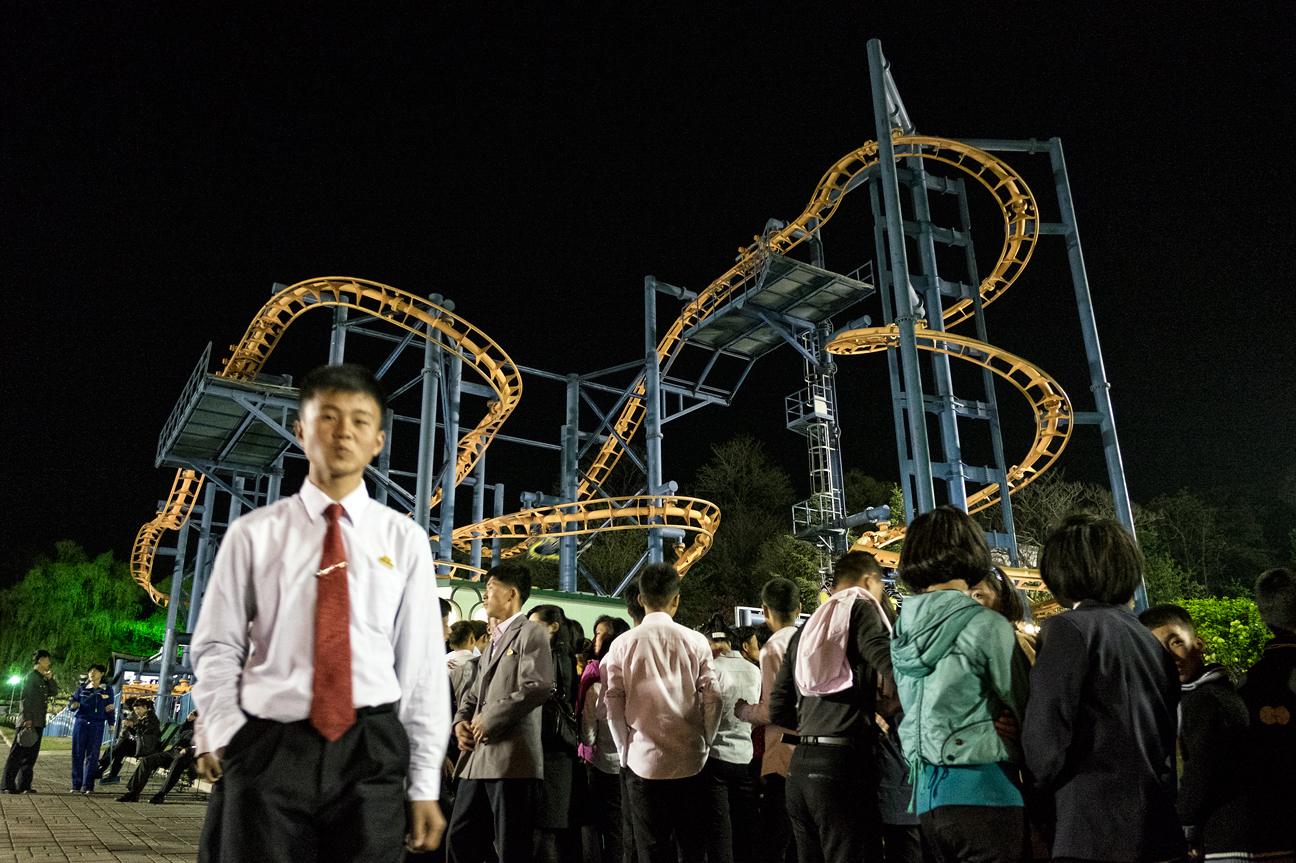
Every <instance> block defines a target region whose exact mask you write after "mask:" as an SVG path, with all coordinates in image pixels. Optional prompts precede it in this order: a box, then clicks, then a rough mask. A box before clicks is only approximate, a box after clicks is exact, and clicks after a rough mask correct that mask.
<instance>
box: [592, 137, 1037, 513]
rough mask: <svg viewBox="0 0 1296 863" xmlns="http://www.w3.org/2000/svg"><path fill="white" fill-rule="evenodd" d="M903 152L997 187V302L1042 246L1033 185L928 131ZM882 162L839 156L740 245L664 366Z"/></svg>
mask: <svg viewBox="0 0 1296 863" xmlns="http://www.w3.org/2000/svg"><path fill="white" fill-rule="evenodd" d="M893 143H894V146H895V155H896V158H897V159H900V158H907V157H911V156H921V157H922V158H924V159H931V160H933V161H937V162H943V163H945V164H947V165H952V166H954V167H956V168H959V169H960V170H963V171H966V172H967V173H969V174H971V175H972V176H973V177H974V178H976V180H977V181H978V182H980V183H981V184H982V185H983V186H985V187H986V188H987V189H989V190H990V192H991V194H993V195H994V196H995V199H996V200H997V201H998V202H999V207H1000V210H1001V211H1002V214H1003V220H1004V244H1003V248H1002V250H1001V251H1000V253H999V260H998V262H997V263H996V264H995V266H994V269H992V270H991V272H990V274H989V275H988V276H986V277H985V279H983V280H982V282H981V285H980V287H979V291H980V293H981V298H982V301H983V303H986V304H988V303H991V302H993V301H994V300H995V299H997V298H998V297H999V295H1000V294H1002V293H1003V292H1004V291H1006V290H1007V289H1008V288H1009V287H1011V286H1012V283H1013V282H1014V281H1016V279H1017V277H1018V275H1020V274H1021V271H1022V269H1023V268H1024V267H1025V266H1026V264H1027V262H1028V261H1029V260H1030V257H1031V252H1032V251H1033V249H1034V246H1035V234H1036V229H1037V223H1038V216H1037V213H1038V208H1037V207H1036V204H1035V197H1034V195H1032V194H1031V191H1030V188H1029V187H1028V186H1027V185H1026V182H1025V181H1024V180H1023V179H1022V178H1021V177H1020V176H1018V174H1017V173H1016V172H1015V171H1013V170H1012V169H1011V168H1009V167H1008V166H1007V165H1006V164H1004V163H1003V162H1002V161H1000V160H999V159H996V158H995V157H994V156H992V155H990V154H989V153H986V152H985V151H983V150H978V149H977V148H976V147H971V146H969V145H967V144H963V143H960V142H958V141H951V140H947V139H944V138H931V137H925V136H921V135H901V134H899V131H898V130H897V132H896V134H895V137H894V141H893ZM877 162H878V145H877V142H876V141H869V142H867V143H866V144H864V145H863V146H861V147H859V148H858V149H856V150H854V151H852V152H850V153H848V154H847V155H845V156H844V157H842V158H841V159H839V160H838V161H837V163H836V164H834V165H833V166H832V167H831V168H829V169H828V172H827V173H826V174H824V176H823V179H821V180H820V181H819V185H818V186H817V187H816V188H815V191H814V194H813V195H812V196H811V198H810V203H809V205H808V206H807V207H806V208H805V211H804V212H802V213H801V215H800V216H798V217H797V218H796V219H794V220H793V221H792V222H790V223H789V224H788V225H787V226H786V227H784V228H782V229H781V230H778V231H776V232H773V233H772V234H770V235H769V236H768V237H765V238H757V242H756V243H755V244H754V245H751V246H748V247H745V248H741V249H739V252H740V254H741V257H740V258H739V260H738V262H737V263H736V264H734V265H733V266H732V267H730V268H729V270H728V271H727V272H725V273H724V275H722V276H720V278H718V279H716V280H715V281H713V282H712V283H711V284H710V285H709V286H707V288H706V290H704V291H703V292H702V293H701V294H700V295H699V296H698V298H697V299H696V300H694V301H693V302H692V303H691V304H689V305H688V306H687V307H686V308H685V309H684V311H683V313H682V314H681V315H680V317H679V319H678V320H676V321H675V323H674V324H672V325H671V327H670V329H668V330H667V332H666V334H665V335H664V336H663V337H662V339H661V341H660V342H659V343H658V345H657V358H658V361H659V362H661V363H663V364H664V365H665V366H669V364H670V363H671V362H672V361H673V360H674V358H675V356H676V354H677V353H678V352H679V349H680V347H681V346H682V345H683V342H684V338H683V334H684V332H685V331H686V330H688V329H690V328H691V327H693V326H695V325H697V324H698V323H701V322H702V321H704V320H706V318H707V317H708V316H709V315H710V314H711V313H712V312H713V311H715V310H716V309H718V308H720V306H721V305H722V304H723V303H724V302H725V300H727V299H728V298H729V297H730V296H732V295H733V294H735V293H737V292H739V291H741V290H743V289H745V288H746V287H747V286H748V285H749V284H753V283H755V281H756V280H757V279H758V277H759V275H760V273H761V272H762V270H763V269H764V267H765V264H766V262H767V261H768V260H769V256H770V254H772V253H778V254H783V253H785V252H787V251H788V250H790V249H792V248H793V247H795V246H796V245H798V244H799V243H801V242H802V241H803V240H804V239H805V238H806V237H807V236H808V235H810V234H812V233H814V232H815V231H818V230H819V229H820V228H822V227H823V225H824V223H826V222H827V221H828V219H829V218H830V217H831V216H832V215H833V213H834V212H836V210H837V206H838V204H840V203H841V199H842V196H843V195H845V194H846V193H847V192H849V191H851V190H852V189H854V188H855V187H856V186H858V185H860V184H861V183H862V182H864V180H865V179H866V178H867V176H868V174H867V172H868V171H869V170H870V169H871V168H873V167H874V166H875V165H876V164H877ZM972 305H973V304H972V301H971V300H970V299H964V300H960V301H959V302H957V303H954V304H952V305H950V306H949V307H948V308H946V309H945V310H944V313H943V314H944V319H945V323H946V326H954V325H955V324H958V323H961V322H962V321H965V320H967V319H968V318H969V317H971V316H972V313H973V312H972ZM644 387H645V384H644V382H643V381H642V380H640V382H639V384H638V386H637V387H636V389H635V391H634V395H633V396H632V397H631V398H629V399H627V400H626V403H625V406H624V407H623V408H622V410H621V414H620V415H619V416H618V417H617V420H616V423H615V424H614V427H615V429H616V434H613V435H609V436H608V439H607V441H606V442H605V443H604V444H603V446H602V448H601V449H600V450H599V452H598V455H597V456H596V457H595V459H594V461H593V463H592V464H591V465H590V469H589V470H588V471H587V472H586V474H585V477H584V478H583V479H582V480H581V484H580V490H579V491H580V493H579V495H578V497H579V498H580V499H582V500H584V499H587V498H589V497H591V496H592V495H593V494H594V492H595V490H596V489H597V488H598V487H599V486H600V485H602V483H603V482H604V481H605V480H606V479H607V477H608V474H610V473H611V472H612V469H613V468H614V467H616V464H617V461H618V460H620V458H621V453H622V451H623V446H624V445H623V444H622V441H629V440H630V439H631V438H632V437H633V436H634V434H635V432H637V431H638V430H639V426H640V425H642V424H643V420H644V412H645V409H644V403H643V396H644Z"/></svg>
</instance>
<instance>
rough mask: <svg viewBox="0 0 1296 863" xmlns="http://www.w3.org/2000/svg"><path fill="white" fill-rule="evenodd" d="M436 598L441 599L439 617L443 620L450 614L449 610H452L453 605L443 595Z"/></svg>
mask: <svg viewBox="0 0 1296 863" xmlns="http://www.w3.org/2000/svg"><path fill="white" fill-rule="evenodd" d="M438 599H440V600H441V618H442V619H443V620H444V619H445V618H447V617H449V616H450V612H452V611H454V606H453V605H451V604H450V600H448V599H446V598H445V597H444V596H441V597H438Z"/></svg>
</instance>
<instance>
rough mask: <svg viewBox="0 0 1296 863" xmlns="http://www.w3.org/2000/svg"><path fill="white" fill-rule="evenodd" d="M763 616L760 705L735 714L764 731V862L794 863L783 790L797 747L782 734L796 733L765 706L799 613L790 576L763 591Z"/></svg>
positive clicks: (745, 706) (772, 582)
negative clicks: (776, 720)
mask: <svg viewBox="0 0 1296 863" xmlns="http://www.w3.org/2000/svg"><path fill="white" fill-rule="evenodd" d="M761 614H763V615H764V616H765V623H766V624H768V625H769V628H770V629H771V630H773V631H774V634H773V635H771V636H770V639H769V641H767V642H765V646H764V647H762V648H761V651H760V673H761V694H760V702H759V703H756V704H750V703H748V702H745V701H740V702H738V708H737V713H738V716H739V717H740V718H742V719H745V720H747V721H748V722H750V723H752V724H753V725H760V726H764V728H765V754H764V755H763V756H762V757H761V786H762V797H761V820H762V821H764V822H765V830H766V836H767V840H768V842H769V845H770V848H769V852H770V853H769V855H768V857H767V858H766V859H769V860H774V861H785V863H795V861H796V843H795V842H793V840H792V821H791V820H790V819H789V818H788V814H787V804H786V802H785V798H784V787H785V786H786V784H787V775H788V767H789V765H791V763H792V751H793V750H794V749H795V748H796V747H794V746H793V745H792V744H790V743H784V742H783V735H784V734H791V735H795V734H796V729H795V728H782V727H780V726H778V725H773V724H771V723H770V711H769V703H770V692H772V691H773V689H774V679H775V678H776V677H778V673H779V669H780V668H782V667H783V657H784V656H786V655H787V649H788V642H790V641H791V640H792V636H793V635H795V634H796V631H797V630H796V620H797V617H798V616H799V615H800V614H801V591H800V590H799V589H798V588H797V586H796V582H794V581H792V580H791V579H788V578H775V579H771V580H770V581H769V583H767V584H766V585H765V588H764V589H763V590H762V591H761Z"/></svg>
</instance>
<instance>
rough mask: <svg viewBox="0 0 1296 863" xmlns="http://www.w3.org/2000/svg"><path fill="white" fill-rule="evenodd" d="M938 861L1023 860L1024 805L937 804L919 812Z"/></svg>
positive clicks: (1017, 862) (994, 862)
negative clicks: (927, 810)
mask: <svg viewBox="0 0 1296 863" xmlns="http://www.w3.org/2000/svg"><path fill="white" fill-rule="evenodd" d="M918 823H919V824H920V825H921V826H922V835H923V842H924V843H925V844H926V845H927V847H928V849H930V851H931V854H932V858H933V859H934V860H935V861H936V863H958V861H967V863H1020V861H1022V860H1025V859H1026V810H1025V809H1024V808H1022V807H1021V806H937V807H936V808H935V809H933V810H931V811H930V812H924V813H922V814H921V815H919V816H918Z"/></svg>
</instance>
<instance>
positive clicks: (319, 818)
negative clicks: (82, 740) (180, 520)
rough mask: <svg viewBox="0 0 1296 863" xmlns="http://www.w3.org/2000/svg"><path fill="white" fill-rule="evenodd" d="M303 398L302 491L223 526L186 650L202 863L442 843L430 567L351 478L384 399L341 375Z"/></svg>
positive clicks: (400, 520)
mask: <svg viewBox="0 0 1296 863" xmlns="http://www.w3.org/2000/svg"><path fill="white" fill-rule="evenodd" d="M299 399H300V402H299V404H300V407H299V408H298V413H299V417H298V420H297V421H296V423H295V424H294V433H295V434H296V435H297V440H298V442H299V443H300V444H301V447H302V450H303V451H304V452H305V453H306V458H307V460H308V461H309V463H310V470H309V475H308V478H307V480H306V481H305V482H304V483H303V484H302V488H301V491H300V492H299V493H298V494H296V495H294V496H292V497H289V498H284V499H282V500H280V501H278V502H276V503H274V504H271V505H270V506H267V507H263V508H261V509H258V510H255V511H253V512H251V513H248V514H247V515H245V516H243V517H242V518H240V519H238V520H237V521H235V522H234V523H233V524H232V525H230V527H229V530H228V532H227V533H226V534H225V538H224V539H223V541H222V542H221V546H220V552H219V553H218V554H217V556H216V563H215V566H214V568H213V570H212V575H211V581H210V583H209V584H208V587H207V591H206V594H205V597H204V602H203V607H202V614H201V615H200V617H199V620H198V626H197V628H196V630H195V632H194V636H193V642H192V646H191V651H192V656H193V660H194V671H195V674H196V676H197V678H198V682H197V684H196V686H195V688H194V702H195V704H196V705H197V707H198V709H199V712H200V716H201V719H200V724H199V728H198V729H197V734H196V735H195V741H194V743H195V749H196V751H197V752H198V753H199V762H198V766H199V772H200V773H201V774H202V775H203V776H204V777H205V778H207V779H209V780H210V781H214V782H216V785H215V788H214V791H213V795H212V801H211V803H210V805H209V806H208V815H207V821H206V823H205V824H204V827H203V837H202V840H201V846H200V849H199V860H200V861H201V860H218V859H219V860H220V861H221V863H230V861H235V863H241V861H256V863H262V861H274V863H278V861H299V860H317V859H318V860H348V861H350V860H376V859H398V858H399V857H400V855H401V849H402V845H405V846H407V847H409V848H410V849H412V850H431V849H433V848H436V847H437V845H438V844H439V843H440V839H441V834H442V832H443V831H444V829H445V819H444V817H443V816H442V813H441V809H440V807H439V805H438V804H437V799H438V796H439V792H440V779H441V763H442V758H443V756H444V752H445V747H446V741H447V739H448V737H449V730H450V728H449V726H450V714H449V701H450V698H449V695H450V687H449V685H448V682H447V679H446V668H445V659H444V647H443V644H442V639H441V632H440V630H439V629H437V627H436V623H435V621H436V619H437V595H436V574H435V570H434V569H433V564H432V554H431V550H430V547H429V545H428V540H427V537H426V536H425V535H424V534H423V531H421V530H420V529H419V528H418V526H417V525H416V524H415V523H414V521H413V520H411V519H410V518H408V517H406V516H404V515H403V514H401V513H398V512H397V511H395V510H393V509H389V508H388V507H385V506H382V505H380V504H378V503H376V502H375V501H373V500H372V499H370V497H369V494H368V491H367V490H366V489H365V486H364V482H363V476H364V469H365V467H366V466H367V465H368V464H369V462H370V461H371V460H372V459H373V458H374V456H376V455H378V453H379V452H380V451H381V450H382V448H383V444H384V434H383V432H382V430H381V425H382V417H383V413H384V411H385V410H386V397H385V395H384V394H383V391H382V388H381V386H380V385H379V384H378V382H377V381H376V380H374V378H373V375H372V374H370V372H369V371H368V370H367V369H364V368H362V367H360V366H353V365H339V366H325V367H322V368H319V369H316V370H315V371H313V372H311V373H310V374H309V375H307V376H306V378H305V379H304V380H303V381H302V386H301V392H300V396H299ZM217 780H219V781H217Z"/></svg>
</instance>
